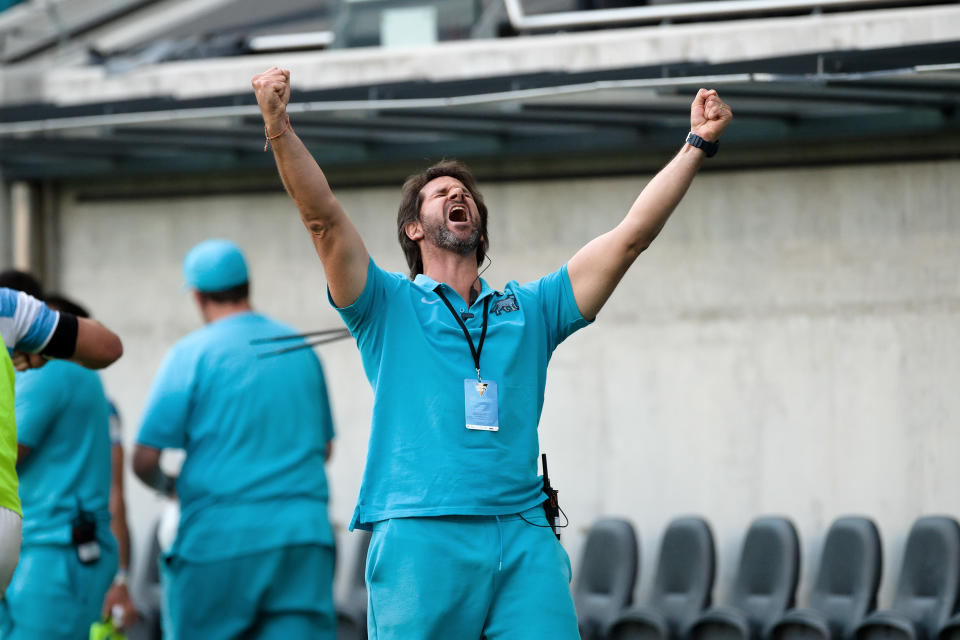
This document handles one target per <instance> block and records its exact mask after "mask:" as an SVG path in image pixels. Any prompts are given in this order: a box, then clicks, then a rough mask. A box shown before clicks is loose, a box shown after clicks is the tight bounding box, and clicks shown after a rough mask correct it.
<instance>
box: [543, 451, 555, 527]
mask: <svg viewBox="0 0 960 640" xmlns="http://www.w3.org/2000/svg"><path fill="white" fill-rule="evenodd" d="M540 461H541V462H542V463H543V492H544V493H545V494H547V499H546V500H544V501H543V512H544V513H545V514H546V516H547V524H549V525H550V529H552V530H553V535H555V536H557V540H559V539H560V531H559V530H558V529H557V518H559V517H560V501H559V500H558V499H557V493H558V492H557V490H556V489H554V488H553V487H551V486H550V475H549V474H548V473H547V454H545V453H542V454H540Z"/></svg>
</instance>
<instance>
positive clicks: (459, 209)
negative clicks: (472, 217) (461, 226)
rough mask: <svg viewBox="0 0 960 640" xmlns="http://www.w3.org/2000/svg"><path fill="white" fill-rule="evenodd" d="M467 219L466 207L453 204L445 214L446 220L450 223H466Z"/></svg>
mask: <svg viewBox="0 0 960 640" xmlns="http://www.w3.org/2000/svg"><path fill="white" fill-rule="evenodd" d="M468 218H469V214H468V212H467V207H466V205H462V204H455V205H452V206H451V207H450V210H449V211H448V212H447V219H449V220H450V222H466V221H467V220H468Z"/></svg>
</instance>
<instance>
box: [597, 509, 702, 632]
mask: <svg viewBox="0 0 960 640" xmlns="http://www.w3.org/2000/svg"><path fill="white" fill-rule="evenodd" d="M715 569H716V552H715V549H714V544H713V532H712V531H711V530H710V525H709V524H708V523H707V521H706V520H704V519H703V518H700V517H695V516H694V517H684V518H676V519H674V520H673V521H672V522H671V523H670V525H669V526H668V527H667V530H666V531H665V532H664V534H663V541H662V542H661V543H660V555H659V557H658V559H657V572H656V574H655V576H654V579H653V593H652V594H651V596H650V602H649V603H648V604H647V605H646V606H640V607H633V608H631V609H627V610H626V611H624V612H623V613H622V614H621V615H620V617H619V618H617V620H616V621H615V622H614V623H613V625H612V626H611V627H610V629H609V631H608V633H607V637H608V638H609V639H610V640H680V639H682V638H684V637H686V633H687V629H688V628H689V627H690V625H691V624H693V622H694V620H696V619H697V616H699V615H700V614H701V613H702V612H703V610H704V609H705V608H707V607H709V606H710V597H711V593H712V591H713V578H714V572H715Z"/></svg>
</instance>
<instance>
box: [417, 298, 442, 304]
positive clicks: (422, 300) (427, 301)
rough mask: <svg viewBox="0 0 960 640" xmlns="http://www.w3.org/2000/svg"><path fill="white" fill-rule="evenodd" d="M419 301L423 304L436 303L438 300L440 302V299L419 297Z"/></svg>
mask: <svg viewBox="0 0 960 640" xmlns="http://www.w3.org/2000/svg"><path fill="white" fill-rule="evenodd" d="M420 302H422V303H424V304H437V303H438V302H440V299H439V298H438V299H436V300H427V299H426V298H420Z"/></svg>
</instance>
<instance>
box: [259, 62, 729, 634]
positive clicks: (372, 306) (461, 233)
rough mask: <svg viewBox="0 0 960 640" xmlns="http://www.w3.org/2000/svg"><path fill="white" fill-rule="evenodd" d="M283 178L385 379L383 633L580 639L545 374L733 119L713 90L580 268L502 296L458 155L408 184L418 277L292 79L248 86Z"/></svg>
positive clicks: (574, 265)
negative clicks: (550, 486)
mask: <svg viewBox="0 0 960 640" xmlns="http://www.w3.org/2000/svg"><path fill="white" fill-rule="evenodd" d="M253 87H254V90H255V93H256V97H257V102H258V104H259V106H260V110H261V112H262V114H263V118H264V123H265V126H266V135H267V138H268V140H269V141H270V142H271V144H272V145H273V152H274V157H275V159H276V162H277V167H278V169H279V171H280V176H281V177H282V179H283V182H284V185H285V186H286V188H287V191H288V192H289V193H290V195H291V197H292V198H293V200H294V202H295V203H296V205H297V207H298V209H299V210H300V215H301V218H302V219H303V222H304V225H305V226H306V227H307V230H308V231H309V232H310V234H311V236H312V238H313V242H314V246H315V248H316V250H317V253H318V255H319V256H320V259H321V261H322V262H323V266H324V270H325V272H326V275H327V282H328V288H329V296H330V300H331V302H332V303H333V304H334V306H336V307H337V309H338V310H339V311H340V313H341V315H342V316H343V318H344V320H345V321H346V323H347V325H348V326H349V328H350V330H351V331H352V332H353V334H354V336H355V337H356V340H357V345H358V347H359V348H360V352H361V355H362V358H363V364H364V369H365V371H366V373H367V377H368V378H369V380H370V383H371V384H372V386H373V389H374V409H373V425H372V431H371V436H370V446H369V454H368V458H367V465H366V469H365V472H364V479H363V485H362V487H361V489H360V496H359V499H358V503H357V508H356V511H355V513H354V518H353V522H352V523H351V524H352V526H359V527H363V528H372V529H373V537H372V539H371V543H370V550H369V555H368V561H367V586H368V589H369V608H368V627H369V632H370V637H371V638H377V639H378V640H394V639H402V640H414V639H424V640H427V639H429V640H434V639H436V640H440V639H446V638H458V639H463V640H479V639H480V638H481V637H483V638H486V639H487V640H506V639H516V640H537V639H541V638H542V639H544V640H547V639H549V640H567V639H573V638H578V637H579V635H578V632H577V622H576V614H575V612H574V608H573V602H572V598H571V595H570V589H569V579H570V566H569V561H568V559H567V557H566V554H565V553H564V551H563V549H562V548H561V547H560V545H559V543H558V542H557V540H556V538H554V536H553V534H552V533H551V531H550V529H549V528H548V525H547V522H546V519H545V517H544V512H543V510H542V509H541V507H540V506H539V505H540V504H541V503H542V502H543V499H544V495H543V493H542V492H541V480H540V478H538V476H537V455H538V448H539V447H538V441H537V424H538V421H539V418H540V410H541V407H542V403H543V394H544V387H545V383H546V367H547V362H548V361H549V358H550V355H551V353H552V352H553V350H554V349H555V348H556V347H557V346H558V345H559V344H560V342H562V341H563V340H564V339H565V338H566V337H567V336H569V335H570V334H571V333H573V332H574V331H576V330H577V329H579V328H581V327H583V326H584V325H586V324H588V323H589V322H590V321H592V320H593V319H594V318H595V317H596V315H597V313H598V312H599V311H600V309H601V307H602V306H603V304H604V303H605V302H606V300H607V299H608V298H609V296H610V294H611V293H612V292H613V290H614V288H615V287H616V286H617V284H618V283H619V281H620V279H621V278H622V277H623V275H624V274H625V273H626V271H627V269H628V268H629V267H630V265H631V264H632V263H633V261H634V260H635V259H636V258H637V256H639V255H640V253H641V252H642V251H643V250H644V249H646V248H647V246H649V244H650V243H651V242H652V241H653V239H654V238H655V237H656V236H657V234H658V233H659V232H660V230H661V229H662V228H663V225H664V224H665V223H666V221H667V218H668V217H669V215H670V213H671V212H672V211H673V209H674V208H675V207H676V206H677V204H678V203H679V202H680V199H681V198H682V197H683V195H684V193H685V192H686V190H687V188H688V187H689V185H690V183H691V181H692V180H693V177H694V175H695V174H696V172H697V169H698V168H699V167H700V164H701V163H702V162H703V159H704V157H705V155H706V154H707V153H709V154H710V155H713V153H714V152H715V151H716V141H717V139H718V138H719V136H720V134H721V132H722V131H723V130H724V129H725V128H726V126H727V124H729V122H730V120H731V118H732V113H731V111H730V109H729V107H727V105H726V104H724V103H723V102H722V101H721V100H720V98H719V97H718V95H717V93H716V92H715V91H707V90H705V89H701V90H700V91H699V92H698V93H697V96H696V98H695V99H694V102H693V106H692V108H691V117H690V124H691V133H690V134H689V135H688V137H687V142H686V144H684V146H683V147H682V148H681V150H680V152H679V153H678V154H677V155H676V157H674V159H673V160H671V161H670V163H669V164H668V165H667V166H666V167H665V168H664V169H663V170H662V171H660V173H659V174H657V176H656V177H654V178H653V180H651V181H650V182H649V183H648V184H647V186H646V188H644V190H643V192H642V193H641V194H640V195H639V197H638V198H637V200H636V202H635V203H634V204H633V206H632V207H631V208H630V211H629V212H628V213H627V215H626V217H625V218H624V220H623V221H622V222H621V223H620V224H619V225H618V226H617V227H616V228H614V229H613V230H611V231H609V232H608V233H605V234H604V235H602V236H600V237H598V238H596V239H594V240H592V241H591V242H589V243H588V244H587V245H586V246H584V247H583V248H582V249H581V250H580V251H578V252H577V253H576V255H574V256H573V258H571V260H570V262H569V263H568V264H567V265H565V266H563V267H561V268H560V269H558V270H557V271H555V272H553V273H551V274H549V275H547V276H545V277H543V278H541V279H539V280H536V281H534V282H531V283H528V284H525V285H519V284H517V283H516V282H510V283H508V284H507V285H506V286H505V287H504V289H503V290H502V291H496V290H494V289H492V288H490V287H489V286H488V285H487V283H486V282H484V281H483V280H482V279H481V278H480V277H479V266H480V263H481V261H482V260H483V258H484V256H485V255H486V252H487V249H488V247H489V240H488V237H487V209H486V206H485V205H484V202H483V198H482V196H481V195H480V192H479V191H478V189H477V186H476V184H475V181H474V179H473V176H472V175H471V174H470V172H469V171H468V170H467V169H466V167H464V166H463V165H461V164H459V163H455V162H444V163H440V164H438V165H435V166H433V167H430V168H429V169H427V170H426V171H424V172H423V173H421V174H418V175H415V176H413V177H411V178H410V179H408V180H407V182H406V184H405V185H404V187H403V195H402V201H401V204H400V210H399V214H398V218H397V223H398V224H397V233H398V237H399V240H400V244H401V247H402V248H403V251H404V255H405V257H406V259H407V264H408V265H409V267H410V274H409V278H408V277H406V276H404V275H402V274H394V273H387V272H385V271H383V270H382V269H380V268H379V267H378V266H377V265H376V264H375V263H374V262H373V260H372V259H371V258H370V256H369V254H368V253H367V250H366V247H365V246H364V243H363V240H362V239H361V238H360V235H359V233H358V232H357V230H356V228H355V227H354V226H353V224H352V223H351V221H350V219H349V218H348V217H347V215H346V214H345V213H344V211H343V209H342V208H341V207H340V205H339V203H338V202H337V200H336V198H335V197H334V195H333V193H332V191H331V189H330V186H329V185H328V183H327V181H326V178H325V177H324V175H323V172H322V171H321V170H320V168H319V167H318V166H317V164H316V162H315V161H314V159H313V157H312V156H311V155H310V153H309V152H308V151H307V149H306V147H304V145H303V143H302V142H301V141H300V140H299V139H298V138H297V136H296V134H295V133H294V131H293V129H292V127H291V123H290V119H289V117H288V116H287V114H286V104H287V102H288V100H289V97H290V74H289V72H288V71H283V70H280V69H276V68H273V69H270V70H268V71H266V72H264V73H263V74H260V75H258V76H256V77H255V78H254V79H253Z"/></svg>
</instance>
